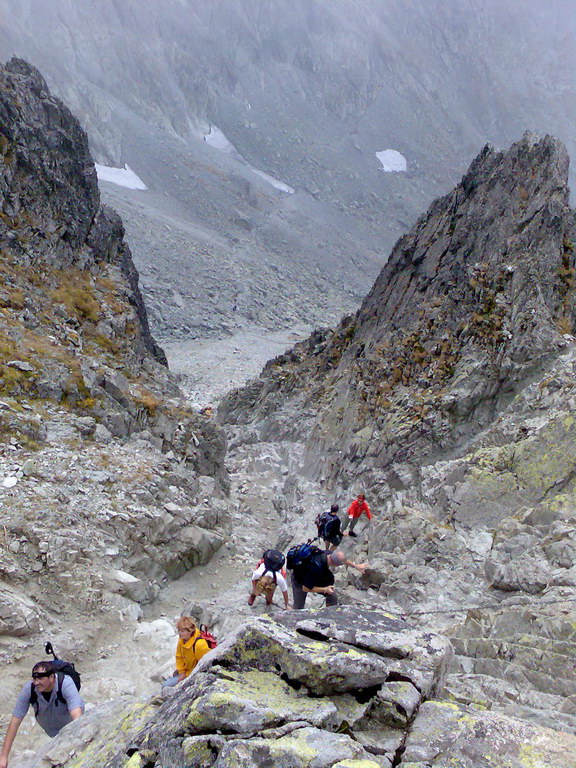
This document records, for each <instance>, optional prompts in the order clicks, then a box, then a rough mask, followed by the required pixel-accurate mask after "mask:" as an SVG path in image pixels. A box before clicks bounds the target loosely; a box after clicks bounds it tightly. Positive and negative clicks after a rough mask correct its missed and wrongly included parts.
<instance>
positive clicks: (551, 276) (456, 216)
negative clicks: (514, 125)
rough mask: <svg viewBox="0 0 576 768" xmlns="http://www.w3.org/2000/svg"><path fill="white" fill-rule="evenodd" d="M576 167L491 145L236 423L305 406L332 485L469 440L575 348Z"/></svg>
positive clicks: (316, 467)
mask: <svg viewBox="0 0 576 768" xmlns="http://www.w3.org/2000/svg"><path fill="white" fill-rule="evenodd" d="M567 174H568V157H567V154H566V151H565V149H564V147H563V146H562V145H561V144H560V142H558V141H557V140H555V139H553V138H551V137H546V138H545V139H542V140H538V139H537V138H535V137H533V136H531V135H528V134H527V135H526V136H525V137H524V138H523V139H522V141H520V142H518V143H517V144H515V145H514V146H513V147H512V148H511V149H510V150H509V151H508V152H496V151H494V150H493V149H491V148H489V147H486V148H485V149H484V150H483V151H482V152H481V153H480V155H479V156H478V157H477V158H476V160H475V161H474V162H473V163H472V165H471V166H470V169H469V171H468V173H467V174H466V175H465V176H464V178H463V179H462V182H461V183H460V184H459V185H458V186H457V187H456V189H455V190H454V191H453V192H452V193H451V194H449V195H447V196H446V197H443V198H440V199H438V200H437V201H435V202H434V203H433V205H432V206H431V207H430V209H429V211H428V212H427V213H426V214H425V215H424V216H422V217H421V218H420V219H419V220H418V222H417V223H416V224H415V226H414V227H413V228H412V229H411V230H410V232H409V233H408V234H407V235H405V236H404V237H403V238H401V239H400V240H399V241H398V243H397V244H396V246H395V248H394V249H393V251H392V254H391V256H390V259H389V261H388V263H387V265H386V266H385V267H384V269H383V270H382V272H381V273H380V275H379V277H378V279H377V280H376V283H375V285H374V287H373V289H372V290H371V291H370V293H369V294H368V296H367V297H366V299H365V301H364V302H363V304H362V307H361V309H360V310H359V312H358V313H357V314H356V315H355V316H353V317H348V318H346V319H345V320H344V321H343V322H342V324H341V325H340V327H339V328H337V329H336V330H335V331H334V332H324V333H322V332H318V333H316V334H314V335H312V336H311V337H310V339H309V340H308V341H307V342H304V343H303V344H301V345H299V346H298V347H296V348H295V349H294V350H292V352H291V353H288V354H286V355H282V356H280V357H279V358H276V360H274V361H272V362H271V363H269V364H268V366H267V368H266V370H265V372H264V374H263V376H262V377H261V380H260V381H259V382H258V383H257V384H254V385H252V386H251V387H250V388H247V389H246V390H242V391H241V392H240V393H239V394H236V395H232V396H230V397H229V398H228V400H227V401H225V402H224V404H223V406H222V407H221V409H220V413H221V418H222V419H223V420H224V421H228V422H243V423H245V422H254V423H258V425H259V427H258V432H259V434H260V435H263V436H266V435H267V434H269V433H272V432H274V431H276V433H277V434H279V435H286V436H287V437H290V436H291V435H292V436H295V435H297V434H298V433H299V432H300V430H301V425H300V424H298V425H297V426H296V422H295V420H294V418H293V409H292V407H291V403H293V402H298V403H299V404H301V405H302V407H303V408H304V409H306V410H305V412H306V413H307V415H308V423H311V424H312V425H313V428H312V429H311V431H310V433H309V436H308V439H307V447H306V459H305V470H306V471H307V472H308V473H312V474H313V475H314V476H315V477H317V478H318V479H323V480H324V481H325V482H327V483H329V484H331V485H334V484H335V483H336V482H340V483H344V482H350V481H353V479H354V478H355V477H356V476H358V474H359V473H360V474H361V476H362V482H363V483H364V484H365V483H367V482H368V483H370V478H369V477H367V475H366V473H367V471H370V470H371V469H372V468H376V467H378V479H384V478H385V479H387V480H388V481H389V482H392V483H394V482H395V481H396V478H395V477H394V472H393V471H391V466H392V465H393V464H394V463H398V462H414V463H415V464H417V463H418V462H420V461H422V460H423V459H425V458H426V457H429V456H431V455H433V456H434V458H435V459H437V458H438V457H439V456H441V455H447V454H448V453H449V452H453V451H455V450H458V449H459V446H462V445H465V441H468V440H470V439H471V438H472V437H473V436H474V434H477V433H478V432H480V430H482V429H484V428H486V427H487V426H488V425H489V424H491V423H492V422H493V421H495V419H496V418H497V417H498V414H499V413H500V412H501V411H502V409H503V408H504V407H505V405H506V404H507V403H508V402H509V401H510V400H511V398H512V397H513V396H514V394H515V393H517V392H518V391H519V390H520V389H521V388H522V387H523V386H525V384H526V383H527V381H528V380H529V378H530V377H531V376H533V375H535V374H536V372H537V371H538V370H542V369H543V368H544V367H545V365H547V364H549V363H550V362H551V361H552V360H553V359H554V358H555V357H557V356H558V355H559V354H560V353H561V352H562V351H564V350H565V349H566V346H567V344H568V343H569V342H568V335H569V334H571V333H572V331H573V326H574V320H575V315H574V312H575V291H574V288H575V287H576V282H575V270H574V258H575V253H574V245H573V242H574V233H575V222H574V215H573V213H572V211H571V210H570V208H569V206H568V196H569V191H568V186H567ZM310 416H312V418H310ZM376 479H377V478H376V476H375V477H374V480H376Z"/></svg>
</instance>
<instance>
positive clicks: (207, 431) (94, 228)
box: [0, 59, 225, 477]
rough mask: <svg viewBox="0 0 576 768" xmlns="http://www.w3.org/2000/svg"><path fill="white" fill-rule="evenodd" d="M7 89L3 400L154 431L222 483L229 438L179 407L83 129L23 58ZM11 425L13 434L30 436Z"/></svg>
mask: <svg viewBox="0 0 576 768" xmlns="http://www.w3.org/2000/svg"><path fill="white" fill-rule="evenodd" d="M0 85H1V96H0V124H1V129H0V152H1V155H2V166H1V173H0V207H1V212H0V253H1V258H2V272H3V274H2V278H1V283H0V305H1V306H2V307H3V308H4V312H3V315H2V319H1V331H2V339H3V343H2V349H1V350H0V370H1V372H2V380H3V384H2V389H1V393H2V395H4V396H9V397H23V396H24V397H30V398H38V399H45V398H48V399H50V400H53V401H56V402H64V401H65V402H66V403H67V404H68V405H70V406H71V407H72V408H73V409H74V410H76V411H79V412H81V413H82V414H86V415H90V416H93V417H96V419H97V420H98V421H99V422H101V423H102V424H103V425H104V426H105V427H106V428H107V429H108V430H109V431H110V432H111V433H112V434H114V435H117V436H120V437H124V436H128V435H131V434H134V433H138V432H141V431H142V430H149V431H150V432H151V433H152V434H153V435H154V437H155V438H156V439H157V440H158V441H159V443H160V445H161V446H162V447H163V448H164V449H165V450H173V451H174V452H176V453H177V454H179V455H180V456H182V457H186V458H187V460H189V461H190V462H191V463H193V464H194V466H195V468H196V469H197V470H198V471H199V472H200V473H202V474H209V475H219V476H221V477H224V474H225V473H224V472H223V469H222V459H223V456H224V451H225V440H224V438H223V435H222V433H221V432H219V431H218V430H217V429H216V428H215V427H214V426H213V425H211V424H210V423H209V421H207V420H206V419H203V418H201V417H200V416H197V415H195V414H193V413H192V412H190V411H187V409H186V408H185V407H184V405H183V403H182V402H179V400H180V393H179V390H178V388H177V387H176V385H175V384H174V381H173V380H172V379H171V378H170V376H169V375H168V373H167V371H166V369H165V366H166V357H165V355H164V352H163V351H162V349H161V348H160V347H159V346H158V345H157V344H156V342H155V341H154V339H153V338H152V336H151V335H150V331H149V328H148V320H147V316H146V310H145V307H144V304H143V301H142V296H141V294H140V291H139V288H138V273H137V271H136V268H135V267H134V264H133V262H132V259H131V255H130V250H129V248H128V245H127V243H126V242H125V240H124V229H123V226H122V222H121V220H120V218H119V216H118V215H117V214H116V213H115V212H114V211H112V210H111V209H109V208H107V207H105V206H101V205H100V196H99V192H98V184H97V179H96V172H95V169H94V163H93V161H92V158H91V157H90V152H89V150H88V142H87V138H86V135H85V133H84V131H83V130H82V129H81V127H80V125H79V123H78V121H77V120H76V118H75V117H74V116H73V115H72V114H71V113H70V111H69V110H68V109H67V108H66V107H65V106H64V105H63V104H62V103H61V102H60V101H59V100H58V99H56V98H54V97H53V96H51V94H50V92H49V90H48V88H47V86H46V83H45V82H44V80H43V79H42V77H41V75H40V73H39V72H38V71H37V70H36V69H34V68H33V67H31V66H30V65H29V64H27V63H26V62H24V61H22V60H21V59H12V60H11V61H10V62H9V63H8V64H7V65H6V66H5V67H4V68H2V69H1V70H0ZM13 361H16V362H17V363H19V365H11V363H12V362H13ZM23 366H25V369H23ZM170 401H171V402H170ZM6 419H7V421H8V423H6V424H5V426H4V431H5V432H6V433H8V432H21V431H24V432H26V431H28V432H29V431H30V425H29V424H25V423H22V424H18V423H17V422H18V419H15V418H11V417H9V416H6ZM20 421H22V422H24V421H25V420H20ZM29 436H30V437H31V438H32V439H35V440H40V441H41V439H42V434H41V432H40V431H38V430H36V432H35V433H33V434H31V435H29Z"/></svg>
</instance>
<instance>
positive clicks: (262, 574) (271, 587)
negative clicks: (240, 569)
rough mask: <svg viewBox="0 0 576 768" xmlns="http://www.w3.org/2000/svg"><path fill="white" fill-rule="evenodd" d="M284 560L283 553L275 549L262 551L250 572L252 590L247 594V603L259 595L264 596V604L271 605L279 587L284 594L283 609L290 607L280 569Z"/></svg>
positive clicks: (283, 573) (283, 576)
mask: <svg viewBox="0 0 576 768" xmlns="http://www.w3.org/2000/svg"><path fill="white" fill-rule="evenodd" d="M284 560H285V558H284V555H283V554H282V552H279V551H278V550H277V549H267V550H266V552H264V554H263V555H262V560H261V561H260V562H259V563H258V566H257V568H256V570H255V571H254V572H253V574H252V590H251V592H250V595H249V596H248V605H254V600H256V598H257V597H258V596H259V595H262V597H265V598H266V605H272V600H273V598H274V592H276V587H280V591H281V592H282V595H283V596H284V609H285V610H287V609H288V608H290V605H289V601H288V585H287V584H286V574H285V572H284V571H283V570H282V567H283V565H284Z"/></svg>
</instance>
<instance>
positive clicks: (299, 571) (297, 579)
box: [287, 543, 368, 608]
mask: <svg viewBox="0 0 576 768" xmlns="http://www.w3.org/2000/svg"><path fill="white" fill-rule="evenodd" d="M287 564H288V568H290V569H291V570H292V595H293V603H292V605H293V607H294V608H304V605H305V604H306V598H307V596H308V593H309V592H314V593H315V594H320V595H325V596H326V605H337V603H338V598H337V597H336V593H335V591H334V574H333V573H332V571H331V570H330V569H331V568H338V567H339V566H340V565H346V566H348V567H349V568H355V569H356V570H357V571H360V573H364V571H365V570H366V568H368V564H367V563H360V564H358V563H353V562H352V561H351V560H347V559H346V555H345V554H344V552H342V550H341V549H336V550H334V551H333V552H328V551H322V550H321V549H319V548H318V547H316V546H314V545H313V544H310V543H306V544H300V545H297V546H295V547H291V549H290V551H289V552H288V557H287Z"/></svg>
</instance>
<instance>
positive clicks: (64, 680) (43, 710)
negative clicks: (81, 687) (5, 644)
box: [0, 661, 84, 768]
mask: <svg viewBox="0 0 576 768" xmlns="http://www.w3.org/2000/svg"><path fill="white" fill-rule="evenodd" d="M29 707H33V708H34V716H35V717H36V722H37V723H38V725H39V726H40V727H41V728H42V729H43V730H44V731H45V732H46V733H47V734H48V736H51V737H52V736H56V734H57V733H60V731H61V730H62V728H64V726H65V725H68V723H71V722H72V720H77V719H78V718H79V717H80V716H81V715H82V714H84V701H83V699H82V697H81V696H80V694H79V692H78V689H77V688H76V685H75V683H74V681H73V680H72V678H71V677H69V676H68V675H64V674H62V673H61V672H60V673H59V672H56V671H55V669H54V667H53V665H52V662H51V661H39V662H38V663H37V664H34V666H33V667H32V683H31V684H30V683H26V684H25V685H24V687H23V688H22V690H21V691H20V693H19V694H18V698H17V699H16V704H15V705H14V710H13V712H12V718H11V719H10V722H9V723H8V729H7V731H6V738H5V739H4V744H3V745H2V750H1V751H0V768H6V767H7V765H8V758H9V756H10V750H11V749H12V744H13V743H14V739H15V738H16V734H17V733H18V729H19V728H20V723H21V722H22V720H23V719H24V717H25V715H26V712H27V711H28V708H29Z"/></svg>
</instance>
